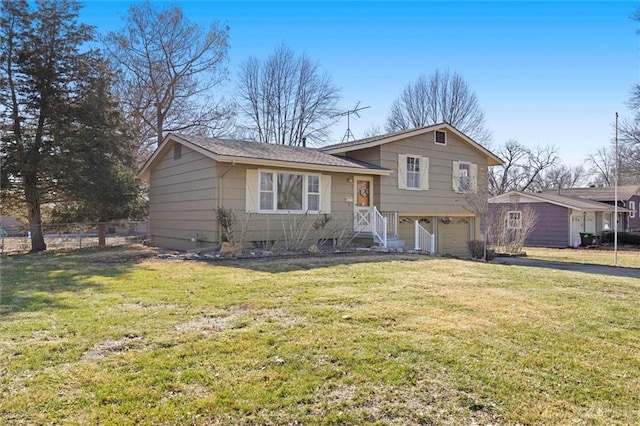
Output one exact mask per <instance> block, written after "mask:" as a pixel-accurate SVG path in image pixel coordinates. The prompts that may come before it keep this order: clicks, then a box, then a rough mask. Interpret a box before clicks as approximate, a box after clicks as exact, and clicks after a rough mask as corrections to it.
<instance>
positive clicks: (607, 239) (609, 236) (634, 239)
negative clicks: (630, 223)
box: [602, 232, 640, 246]
mask: <svg viewBox="0 0 640 426" xmlns="http://www.w3.org/2000/svg"><path fill="white" fill-rule="evenodd" d="M613 238H614V233H613V232H605V233H603V234H602V242H603V243H613ZM618 244H630V245H636V246H640V234H638V233H631V232H618Z"/></svg>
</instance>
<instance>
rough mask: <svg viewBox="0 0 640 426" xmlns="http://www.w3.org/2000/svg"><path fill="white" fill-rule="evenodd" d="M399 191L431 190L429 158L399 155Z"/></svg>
mask: <svg viewBox="0 0 640 426" xmlns="http://www.w3.org/2000/svg"><path fill="white" fill-rule="evenodd" d="M398 189H411V190H418V191H426V190H428V189H429V158H427V157H420V156H417V155H408V154H398Z"/></svg>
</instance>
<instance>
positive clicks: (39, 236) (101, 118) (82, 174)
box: [0, 0, 133, 252]
mask: <svg viewBox="0 0 640 426" xmlns="http://www.w3.org/2000/svg"><path fill="white" fill-rule="evenodd" d="M79 10H80V3H79V2H77V1H75V0H37V1H36V2H35V4H34V8H33V9H31V8H30V6H29V3H27V2H26V1H24V0H17V1H15V0H2V9H1V15H0V39H1V40H2V46H1V48H2V49H1V51H0V102H1V106H0V114H1V121H0V125H1V126H2V175H3V177H2V183H3V184H5V185H8V188H7V189H8V190H7V191H4V190H3V196H4V195H5V194H7V193H10V194H16V195H17V196H18V197H21V198H23V200H24V202H25V204H26V208H27V217H28V222H29V230H30V232H31V251H32V252H37V251H42V250H46V244H45V241H44V236H43V232H42V226H41V225H42V213H41V206H42V205H43V204H46V203H56V205H59V203H61V202H65V201H66V202H68V201H70V200H72V201H73V202H75V203H80V204H83V205H84V206H85V210H91V211H93V212H95V213H96V218H98V219H105V218H107V217H109V218H110V217H113V216H114V215H115V214H116V212H115V211H111V212H109V211H108V210H109V209H111V207H116V208H119V207H120V206H121V205H122V203H125V200H124V199H123V198H115V197H113V196H112V195H113V194H114V193H116V192H118V191H119V192H120V193H121V194H122V193H124V194H127V195H129V192H130V191H131V190H132V186H131V180H132V176H133V171H132V169H131V168H130V167H129V166H128V163H127V161H128V160H127V156H126V154H125V151H126V149H127V148H126V132H125V131H124V129H122V127H121V126H119V124H118V120H119V118H118V117H117V113H116V111H115V110H114V109H113V108H112V105H113V102H112V101H111V99H110V95H109V94H108V93H109V89H108V88H109V76H108V73H107V72H106V66H105V65H104V63H103V62H102V61H101V60H100V56H99V53H98V52H97V51H94V50H84V51H83V50H82V48H83V46H84V45H85V43H86V42H89V41H91V40H92V39H93V29H92V28H91V27H89V26H87V25H83V24H80V23H78V22H77V17H78V12H79ZM123 188H124V190H123ZM100 197H104V198H102V201H101V202H98V200H99V199H100ZM100 203H101V207H97V206H98V204H100ZM105 206H108V207H109V208H108V209H107V208H105Z"/></svg>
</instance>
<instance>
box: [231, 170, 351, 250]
mask: <svg viewBox="0 0 640 426" xmlns="http://www.w3.org/2000/svg"><path fill="white" fill-rule="evenodd" d="M221 167H222V166H221ZM247 169H255V170H261V171H269V170H272V171H276V172H277V171H291V172H297V173H301V174H310V173H311V174H322V175H330V176H331V213H330V215H331V217H332V218H333V220H335V221H340V222H341V223H344V226H346V227H349V229H351V227H352V217H353V208H352V205H351V204H350V203H348V202H347V199H352V198H353V182H348V179H350V178H351V179H352V178H353V174H345V173H327V172H312V171H309V170H296V169H292V168H271V167H257V166H249V165H243V164H237V165H235V166H233V167H232V168H231V169H229V171H228V172H227V173H226V174H225V176H224V177H223V178H222V180H221V185H222V187H223V190H222V207H224V208H225V209H232V210H233V211H234V213H235V215H236V228H235V238H236V240H237V241H240V240H241V239H242V243H243V244H244V245H245V246H246V247H252V246H253V245H255V244H254V243H262V242H263V241H279V242H280V243H282V241H283V240H284V237H283V226H284V227H285V229H288V230H289V229H291V227H292V226H293V225H294V224H295V225H300V226H302V227H304V228H305V229H306V227H308V226H311V224H312V223H313V222H314V221H315V220H316V218H317V217H318V214H313V213H309V214H304V213H291V214H288V213H277V212H273V213H262V212H259V213H256V212H252V213H247V212H246V200H245V196H246V195H245V194H246V193H245V189H246V184H247V182H246V176H247ZM257 195H258V194H256V196H257ZM317 235H318V233H314V232H313V231H312V232H309V234H308V238H309V241H310V242H311V239H312V238H313V237H314V236H317Z"/></svg>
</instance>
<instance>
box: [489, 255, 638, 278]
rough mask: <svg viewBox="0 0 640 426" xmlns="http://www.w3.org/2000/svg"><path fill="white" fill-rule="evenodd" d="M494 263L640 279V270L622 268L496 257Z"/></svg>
mask: <svg viewBox="0 0 640 426" xmlns="http://www.w3.org/2000/svg"><path fill="white" fill-rule="evenodd" d="M491 262H492V263H496V264H501V265H514V266H529V267H533V268H548V269H558V270H562V271H575V272H584V273H586V274H599V275H611V276H617V277H629V278H640V268H625V267H622V266H605V265H590V264H585V263H569V262H552V261H548V260H538V259H529V258H526V257H496V258H495V259H493V260H492V261H491Z"/></svg>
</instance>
